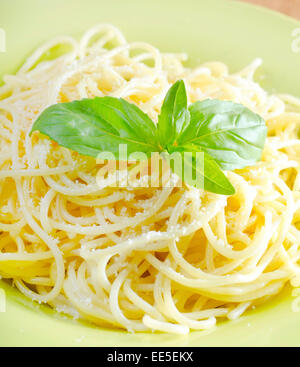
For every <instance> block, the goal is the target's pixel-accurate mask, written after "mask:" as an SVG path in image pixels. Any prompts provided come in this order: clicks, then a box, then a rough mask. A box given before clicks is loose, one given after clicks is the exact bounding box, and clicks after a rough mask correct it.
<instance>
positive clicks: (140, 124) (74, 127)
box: [30, 97, 158, 157]
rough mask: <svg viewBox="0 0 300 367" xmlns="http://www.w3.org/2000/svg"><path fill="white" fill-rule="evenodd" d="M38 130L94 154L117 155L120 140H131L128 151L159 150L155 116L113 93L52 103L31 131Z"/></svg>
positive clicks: (66, 144)
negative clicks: (153, 119)
mask: <svg viewBox="0 0 300 367" xmlns="http://www.w3.org/2000/svg"><path fill="white" fill-rule="evenodd" d="M35 130H38V131H40V132H41V133H43V134H44V135H47V136H48V137H50V138H51V139H52V140H54V141H56V142H57V143H58V144H59V145H61V146H63V147H66V148H69V149H72V150H75V151H77V152H78V153H80V154H83V155H88V156H92V157H97V156H98V154H99V153H100V152H103V151H109V152H111V153H113V154H114V155H115V156H116V157H117V154H118V152H119V144H127V151H128V154H130V153H133V152H137V151H138V152H143V153H146V154H147V156H150V154H151V152H153V151H157V150H158V142H157V139H156V128H155V124H154V123H153V122H152V120H151V119H150V118H149V117H148V116H147V115H146V114H145V113H143V112H142V111H141V110H140V109H139V108H138V107H137V106H135V105H134V104H131V103H128V102H127V101H125V100H124V99H118V98H113V97H102V98H101V97H96V98H94V99H83V100H80V101H74V102H69V103H59V104H56V105H53V106H50V107H49V108H47V109H46V110H45V111H44V112H43V113H42V114H41V115H40V116H39V118H38V119H37V120H36V122H35V123H34V125H33V127H32V130H31V133H32V132H33V131H35ZM31 133H30V134H31Z"/></svg>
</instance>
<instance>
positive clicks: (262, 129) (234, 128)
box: [178, 99, 267, 170]
mask: <svg viewBox="0 0 300 367" xmlns="http://www.w3.org/2000/svg"><path fill="white" fill-rule="evenodd" d="M189 111H190V114H191V120H190V124H189V125H188V126H187V127H186V128H185V130H184V131H183V133H182V134H181V136H180V137H179V138H178V145H181V146H183V147H184V146H185V145H186V144H189V145H193V146H194V148H195V149H201V150H204V151H205V152H207V153H208V154H209V155H211V156H212V157H213V158H214V159H215V160H216V161H217V163H218V164H219V165H220V166H221V168H222V169H226V170H233V169H237V168H242V167H245V166H249V165H253V164H254V163H255V162H256V161H258V160H260V158H261V154H262V150H263V147H264V144H265V140H266V134H267V127H266V124H265V121H264V120H263V119H262V118H261V117H260V116H259V115H257V114H255V113H254V112H252V111H250V110H249V109H248V108H246V107H244V106H243V105H241V104H237V103H233V102H227V101H220V100H216V99H215V100H213V99H208V100H205V101H201V102H200V101H199V102H196V103H193V104H192V105H190V106H189Z"/></svg>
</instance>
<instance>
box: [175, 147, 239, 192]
mask: <svg viewBox="0 0 300 367" xmlns="http://www.w3.org/2000/svg"><path fill="white" fill-rule="evenodd" d="M177 152H179V153H180V154H181V156H182V170H181V171H180V172H177V169H178V167H177V166H176V165H174V164H173V165H172V164H171V165H170V167H171V169H172V170H173V172H174V173H176V174H178V175H179V176H180V177H181V178H182V179H183V181H184V182H186V183H187V184H189V185H190V186H193V187H196V188H197V189H204V190H206V191H210V192H213V193H215V194H221V195H233V194H234V193H235V189H234V187H233V186H232V184H231V183H230V181H229V180H228V178H227V177H226V176H225V174H224V173H223V171H222V170H221V168H220V167H219V165H218V164H217V163H216V162H215V161H214V160H213V159H212V157H210V156H209V154H207V153H205V152H201V153H200V154H196V153H199V152H196V151H190V152H187V151H184V150H181V149H179V150H178V151H177ZM186 171H189V172H191V173H192V175H186V174H185V172H186Z"/></svg>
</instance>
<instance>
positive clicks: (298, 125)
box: [0, 25, 300, 334]
mask: <svg viewBox="0 0 300 367" xmlns="http://www.w3.org/2000/svg"><path fill="white" fill-rule="evenodd" d="M56 46H65V50H66V51H65V53H62V54H61V55H59V56H57V57H55V58H54V59H49V58H48V59H47V54H48V53H49V51H51V50H52V49H54V48H55V47H56ZM185 60H186V55H182V54H164V53H161V52H160V51H159V50H157V49H156V48H155V47H153V46H151V45H149V44H146V43H142V42H133V43H128V42H127V41H126V39H125V38H124V36H123V35H122V34H121V33H120V31H119V30H118V29H116V28H114V27H113V26H110V25H99V26H96V27H94V28H92V29H90V30H89V31H88V32H87V33H86V34H85V35H84V36H83V37H82V38H81V39H80V40H79V41H77V40H75V39H73V38H71V37H61V38H58V39H55V40H52V41H50V42H49V43H47V44H45V45H44V46H42V47H41V48H40V49H38V50H37V51H36V52H35V53H34V54H33V55H32V56H31V57H30V58H29V59H28V60H27V61H26V62H25V64H24V65H23V66H22V67H21V69H20V70H19V71H18V72H17V73H16V75H7V76H5V77H4V82H5V84H4V86H2V87H1V88H0V123H1V129H0V149H1V154H0V165H1V170H0V231H1V232H0V275H1V276H2V277H3V278H5V279H12V280H13V283H14V285H15V286H16V287H17V288H18V289H19V290H20V291H21V292H22V293H23V294H25V295H26V296H27V297H29V298H31V299H32V300H35V301H37V302H40V303H42V302H43V303H48V304H49V305H51V306H52V307H53V308H55V309H56V310H58V311H59V312H64V313H66V314H69V315H72V316H73V317H76V318H78V317H81V318H84V319H87V320H90V321H91V322H93V323H96V324H98V325H101V326H102V325H103V326H111V327H116V328H123V329H127V330H129V331H150V330H157V331H163V332H170V333H178V334H186V333H188V332H189V331H191V330H205V329H209V328H211V327H213V326H214V325H215V324H216V322H217V320H220V319H224V318H228V319H231V320H232V319H236V318H238V317H239V316H240V315H242V314H243V313H244V312H245V311H246V310H247V309H249V308H251V307H254V306H256V305H258V304H260V303H263V302H265V301H266V300H267V299H269V298H270V296H273V295H275V294H277V293H278V292H280V291H281V289H282V288H283V287H284V286H285V284H287V283H288V282H290V283H291V284H292V286H294V287H297V286H299V285H300V139H299V131H300V100H299V99H297V98H295V97H292V96H288V95H271V94H268V93H267V92H266V91H265V90H263V89H262V88H261V87H260V86H259V85H258V84H257V83H256V82H255V81H254V79H253V77H254V73H255V71H256V69H257V68H258V67H259V65H260V64H261V61H260V60H259V59H257V60H255V61H254V62H253V63H252V64H251V65H249V66H248V67H246V68H245V69H243V70H242V71H240V72H238V73H235V74H230V73H229V71H228V68H227V66H226V65H224V64H223V63H220V62H211V63H205V64H203V65H200V66H198V67H196V68H193V69H191V68H187V67H185V66H184V65H183V63H184V61H185ZM178 79H183V80H184V82H185V85H186V87H187V93H188V99H189V102H195V101H197V100H203V99H206V98H218V99H223V100H231V101H234V102H237V103H241V104H243V105H245V106H246V107H248V108H249V109H251V110H253V111H254V112H256V113H258V114H260V115H261V116H262V117H263V118H264V119H265V120H266V122H267V126H268V137H267V142H266V145H265V148H264V152H263V157H262V160H261V161H260V162H258V163H257V164H256V165H255V166H251V167H247V168H244V169H240V170H236V171H233V172H227V175H228V177H229V179H230V181H231V182H232V183H233V185H234V187H235V189H236V193H235V195H233V196H229V197H227V196H222V195H217V194H212V193H209V192H205V191H203V190H199V189H195V188H193V187H189V186H188V185H184V186H183V187H158V188H141V187H139V182H138V181H139V180H142V178H136V179H135V180H136V181H137V182H136V187H124V188H118V187H114V185H112V182H111V181H109V179H108V178H105V177H103V180H102V182H103V185H101V186H99V182H97V172H98V168H99V167H98V165H97V162H96V161H95V160H94V159H92V158H88V157H83V156H80V155H78V154H77V153H75V152H73V151H70V150H68V149H65V148H62V147H60V146H58V145H57V144H55V143H54V142H52V141H50V140H49V139H47V138H46V137H43V136H42V135H38V136H37V135H35V134H33V135H32V136H31V137H30V136H29V131H30V129H31V126H32V124H33V123H34V121H35V120H36V118H37V117H38V115H39V114H40V113H41V112H42V111H43V110H44V109H45V108H47V107H48V106H50V105H52V104H55V103H59V102H67V101H72V100H78V99H82V98H92V97H95V96H100V97H101V96H104V95H110V96H114V97H122V98H125V99H126V100H128V101H129V102H132V103H135V104H137V105H138V106H139V107H140V108H141V109H142V110H143V111H144V112H145V113H147V114H148V115H149V116H150V117H151V118H152V119H153V120H154V121H157V117H158V114H159V112H160V108H161V105H162V102H163V99H164V97H165V95H166V92H167V90H168V89H169V87H170V86H171V84H173V83H174V82H175V81H176V80H178ZM170 179H172V180H176V179H177V178H176V176H175V175H171V178H170ZM140 186H141V185H140Z"/></svg>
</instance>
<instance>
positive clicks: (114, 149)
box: [30, 80, 267, 195]
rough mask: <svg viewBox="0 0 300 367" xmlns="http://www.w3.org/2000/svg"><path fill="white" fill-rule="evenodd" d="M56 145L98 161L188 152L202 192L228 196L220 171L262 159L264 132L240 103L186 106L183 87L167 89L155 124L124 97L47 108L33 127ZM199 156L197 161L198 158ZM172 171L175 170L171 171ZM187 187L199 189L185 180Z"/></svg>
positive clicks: (230, 189) (228, 186)
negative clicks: (103, 156)
mask: <svg viewBox="0 0 300 367" xmlns="http://www.w3.org/2000/svg"><path fill="white" fill-rule="evenodd" d="M34 131H39V132H41V133H42V134H44V135H47V136H48V137H49V138H50V139H52V140H54V141H55V142H57V143H58V144H59V145H61V146H63V147H66V148H69V149H72V150H74V151H76V152H78V153H80V154H83V155H88V156H92V157H95V158H97V156H98V155H99V154H100V153H101V152H104V151H109V152H111V153H113V154H114V155H115V157H116V158H117V157H118V153H119V145H120V144H126V145H127V152H128V154H131V153H134V152H143V153H145V154H146V155H147V157H150V156H151V153H152V152H165V154H172V153H174V152H179V153H180V154H181V155H182V156H183V157H185V154H184V153H185V152H191V153H194V154H192V155H191V156H190V157H191V158H189V159H183V162H184V165H189V166H190V168H192V170H193V171H194V172H197V173H198V174H199V175H200V176H201V177H202V178H203V180H202V181H203V182H202V186H201V188H203V187H204V189H205V190H207V191H210V192H214V193H217V194H223V195H232V194H234V192H235V190H234V187H233V186H232V184H231V183H230V181H229V180H228V179H227V177H226V176H225V174H224V173H223V172H222V169H226V170H234V169H237V168H242V167H245V166H249V165H253V164H254V163H255V162H256V161H258V160H259V159H260V158H261V154H262V150H263V147H264V144H265V139H266V133H267V128H266V124H265V121H264V120H263V119H262V118H261V117H260V116H259V115H257V114H255V113H253V112H252V111H250V110H249V109H247V108H246V107H244V106H243V105H241V104H236V103H233V102H227V101H220V100H217V99H207V100H204V101H198V102H195V103H193V104H191V105H190V106H188V103H187V93H186V89H185V84H184V82H183V81H182V80H178V81H177V82H176V83H175V84H173V86H172V87H171V88H170V89H169V91H168V93H167V95H166V97H165V99H164V102H163V105H162V108H161V113H160V115H159V117H158V123H157V125H155V124H154V122H153V121H152V120H151V119H150V118H149V117H148V115H146V114H145V113H144V112H142V111H141V110H140V109H139V108H138V107H137V106H136V105H134V104H131V103H129V102H127V101H125V100H124V99H122V98H114V97H96V98H93V99H83V100H80V101H73V102H69V103H58V104H55V105H53V106H50V107H49V108H47V109H46V110H45V111H44V112H42V114H41V115H40V116H39V117H38V119H37V120H36V121H35V123H34V124H33V127H32V130H31V132H30V134H32V132H34ZM197 152H202V154H201V159H202V161H201V162H199V158H198V157H197V155H196V153H197ZM171 168H172V169H173V171H175V173H176V170H175V168H174V167H172V165H171ZM185 181H186V183H188V184H190V185H193V186H196V187H200V186H199V185H198V184H197V183H195V182H194V181H193V180H191V179H189V178H185Z"/></svg>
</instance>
